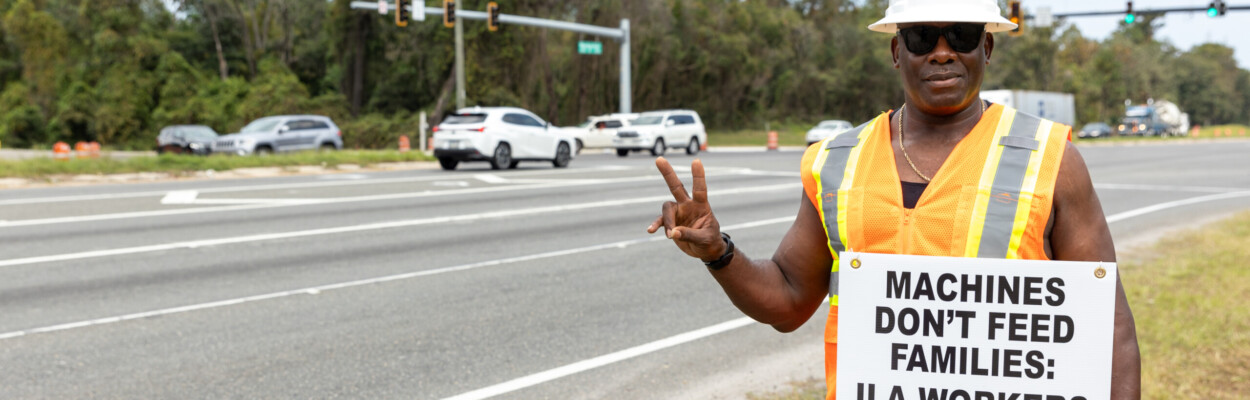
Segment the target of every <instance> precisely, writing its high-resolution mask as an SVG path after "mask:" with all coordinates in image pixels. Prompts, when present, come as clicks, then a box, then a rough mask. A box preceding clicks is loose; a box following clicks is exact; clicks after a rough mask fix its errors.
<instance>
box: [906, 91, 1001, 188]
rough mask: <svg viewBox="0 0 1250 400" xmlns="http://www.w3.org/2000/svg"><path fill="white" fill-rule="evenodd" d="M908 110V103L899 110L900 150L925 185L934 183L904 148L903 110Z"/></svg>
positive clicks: (983, 108) (983, 106) (982, 107)
mask: <svg viewBox="0 0 1250 400" xmlns="http://www.w3.org/2000/svg"><path fill="white" fill-rule="evenodd" d="M906 109H907V103H903V106H902V107H899V108H898V149H899V150H900V151H902V152H903V158H904V159H906V160H907V165H910V166H911V170H912V171H913V172H915V173H916V175H920V179H924V181H925V183H929V182H931V181H933V179H932V178H929V177H927V176H925V175H924V174H922V173H920V169H919V168H916V163H914V162H911V156H908V155H907V148H905V147H903V110H906ZM981 115H985V101H984V100H981ZM979 119H980V118H978V120H979Z"/></svg>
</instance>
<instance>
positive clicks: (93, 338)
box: [0, 142, 1250, 399]
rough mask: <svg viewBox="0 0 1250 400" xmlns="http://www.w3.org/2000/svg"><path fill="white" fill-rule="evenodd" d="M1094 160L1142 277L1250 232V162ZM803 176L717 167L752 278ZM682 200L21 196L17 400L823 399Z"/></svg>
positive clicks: (14, 327)
mask: <svg viewBox="0 0 1250 400" xmlns="http://www.w3.org/2000/svg"><path fill="white" fill-rule="evenodd" d="M1081 151H1082V153H1083V154H1084V155H1085V158H1086V160H1087V163H1088V164H1089V167H1090V169H1091V173H1092V175H1093V177H1094V180H1095V183H1096V185H1097V188H1098V193H1099V196H1100V198H1101V200H1102V202H1103V205H1104V210H1105V212H1106V214H1107V215H1108V218H1109V220H1110V221H1112V224H1111V227H1112V231H1113V234H1114V235H1115V237H1116V240H1117V245H1118V246H1120V247H1121V252H1122V254H1123V253H1124V252H1129V251H1142V249H1141V248H1137V249H1136V250H1132V249H1130V247H1132V246H1139V245H1141V244H1145V243H1149V241H1150V240H1152V239H1154V238H1157V237H1160V236H1164V235H1168V234H1171V232H1174V231H1175V230H1176V229H1177V228H1183V227H1189V226H1194V225H1195V224H1196V223H1199V222H1203V221H1209V220H1213V219H1216V218H1221V217H1224V216H1227V215H1229V214H1230V213H1233V212H1236V211H1242V210H1247V209H1250V173H1247V171H1250V157H1248V156H1247V155H1248V154H1250V142H1225V143H1190V144H1170V145H1168V144H1155V145H1137V146H1098V147H1084V148H1082V149H1081ZM800 157H801V153H799V152H794V151H781V152H768V153H763V152H758V153H705V154H703V155H702V156H701V158H702V159H703V160H704V162H705V164H706V165H707V166H708V173H709V177H708V184H709V187H710V192H711V199H710V201H711V203H712V205H713V207H714V209H715V211H716V214H717V216H718V218H719V219H720V220H721V224H722V226H723V228H724V230H725V231H727V232H731V233H732V234H733V235H734V240H735V242H736V243H738V245H739V246H740V247H741V248H743V249H744V250H745V251H746V252H747V253H748V254H751V255H753V256H768V255H770V254H771V253H772V252H773V251H774V250H775V248H776V246H777V244H778V241H779V240H780V238H781V236H782V234H783V233H784V232H785V230H786V229H787V228H788V227H789V224H790V222H791V221H792V220H793V217H794V214H795V211H796V209H797V206H798V203H799V199H800V196H801V188H800V185H799V179H798V173H797V167H798V163H799V158H800ZM670 160H672V161H673V163H674V164H675V165H679V166H680V165H689V161H690V160H691V157H689V156H686V155H684V154H683V155H671V156H670ZM681 173H682V175H683V176H686V177H687V178H688V173H687V172H685V171H681ZM667 197H668V192H667V189H666V187H665V185H664V184H663V182H662V180H661V179H660V178H659V176H658V174H656V173H655V169H654V167H653V165H652V159H651V158H650V157H643V156H631V157H629V158H618V157H616V156H614V155H607V154H591V155H583V156H581V157H579V158H577V159H575V160H574V161H573V162H572V164H571V166H570V167H569V168H568V169H553V168H551V166H550V165H549V164H543V163H522V164H521V168H520V169H518V170H511V171H491V170H489V168H487V166H486V164H484V163H477V164H462V167H461V169H460V170H457V171H454V172H445V171H439V170H418V171H392V172H383V173H352V174H337V175H322V176H298V177H280V178H264V179H247V180H216V181H179V182H169V183H158V184H130V185H113V186H91V187H63V188H43V189H21V190H5V191H0V220H2V221H3V222H0V315H4V316H5V318H3V319H0V365H3V366H4V367H3V370H4V373H3V374H0V398H6V399H9V398H47V399H64V398H99V399H130V398H178V399H184V398H403V399H441V398H448V397H453V396H459V395H464V396H463V397H460V398H482V397H483V396H486V395H492V394H494V395H498V396H499V398H524V399H530V398H551V399H580V398H607V397H611V398H741V397H742V396H743V395H744V394H745V393H746V392H749V391H762V390H770V389H774V388H778V387H783V386H784V384H785V382H786V381H788V380H792V379H808V378H811V377H821V376H823V371H822V365H823V364H822V353H821V352H822V342H821V340H820V335H821V332H822V330H823V324H824V312H825V310H823V309H822V310H820V311H818V312H817V315H816V316H815V317H813V318H812V319H811V320H810V321H809V322H808V323H807V324H806V325H805V326H804V327H803V328H801V329H800V330H799V331H797V332H795V333H791V334H779V333H776V332H774V331H773V330H772V329H771V328H769V327H767V326H763V325H760V324H757V323H753V322H750V321H747V320H745V319H743V317H742V314H741V313H740V312H738V311H737V309H735V308H734V307H733V305H732V304H730V302H729V301H728V299H727V298H726V297H725V296H724V294H723V292H722V291H721V290H720V288H719V287H718V286H717V285H716V283H715V282H714V280H713V279H711V278H710V277H709V276H708V273H707V272H706V271H705V269H704V268H703V267H702V265H701V264H700V263H699V262H698V261H697V260H692V259H689V258H686V257H685V256H684V255H682V254H681V253H680V252H679V251H678V250H677V249H675V248H674V246H673V245H672V244H670V243H668V242H667V241H665V240H663V239H662V238H661V237H660V236H659V235H657V236H650V235H647V234H646V233H645V231H644V228H645V227H646V225H647V224H648V223H650V221H651V220H652V219H654V217H655V216H656V215H657V213H658V210H659V204H660V203H661V202H662V201H664V200H665V199H666V198H667ZM1121 273H1126V274H1129V273H1132V271H1122V272H1121Z"/></svg>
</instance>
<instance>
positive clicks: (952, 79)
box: [647, 0, 1141, 399]
mask: <svg viewBox="0 0 1250 400" xmlns="http://www.w3.org/2000/svg"><path fill="white" fill-rule="evenodd" d="M1013 28H1015V24H1012V23H1011V22H1009V21H1007V20H1006V19H1004V18H1003V17H1002V16H1001V14H1000V11H999V9H998V6H997V3H996V2H994V1H993V0H963V1H958V2H955V1H937V0H928V1H926V0H891V1H890V7H889V9H888V10H886V16H885V18H883V19H882V20H880V21H878V22H877V23H874V24H872V25H870V26H869V29H872V30H874V31H878V32H886V33H893V34H895V37H894V39H893V40H892V41H891V43H890V48H891V51H892V53H893V58H894V67H895V69H898V70H899V73H900V77H901V78H902V80H903V83H904V89H905V92H906V93H905V95H906V96H905V97H906V100H907V102H906V103H905V104H904V105H903V106H901V107H899V109H898V111H896V112H888V113H884V114H882V115H881V116H879V117H877V118H875V119H873V120H872V121H869V122H868V123H866V124H864V125H862V126H860V127H858V128H856V129H853V130H851V131H848V132H846V133H843V134H840V135H838V136H836V137H833V138H829V139H826V140H824V141H821V142H819V143H817V144H815V145H813V146H811V147H809V148H808V149H807V152H806V153H805V155H804V157H803V164H802V165H803V170H802V176H803V186H804V194H803V196H802V197H801V204H800V206H799V212H798V216H797V218H796V219H795V221H794V224H793V225H792V226H791V227H790V230H789V232H788V233H787V234H786V235H785V238H784V239H783V240H782V242H781V244H780V246H779V247H778V249H777V251H776V253H775V254H773V257H772V258H771V259H756V260H752V259H749V258H748V257H747V255H746V254H745V252H743V251H742V250H741V249H737V248H735V247H734V246H733V244H732V240H730V238H729V237H728V236H727V235H724V236H723V235H722V233H721V232H720V225H719V223H718V222H717V220H716V217H715V216H714V215H713V213H712V210H711V208H710V206H709V205H708V203H707V183H706V179H705V176H704V171H703V164H702V162H701V161H699V160H695V161H694V163H693V165H692V174H693V177H694V182H693V184H694V191H693V192H692V193H691V195H690V196H688V195H687V194H686V189H685V188H684V187H683V185H682V183H681V181H680V180H679V179H678V177H677V174H676V173H675V172H673V169H672V167H671V166H670V165H669V164H668V161H666V160H664V159H663V158H659V159H657V160H656V166H657V167H658V168H659V169H660V172H661V174H662V175H663V176H664V179H665V181H667V183H668V185H669V189H670V190H671V191H672V193H673V196H674V198H675V200H676V201H672V202H666V203H665V204H664V205H663V209H662V214H661V216H660V217H659V218H657V219H656V220H655V222H653V223H652V224H651V225H650V226H648V228H647V231H648V232H649V233H655V232H656V231H658V230H659V229H660V228H663V229H664V231H665V233H666V234H667V235H668V237H669V238H671V239H672V240H673V241H674V242H675V243H676V244H677V246H678V248H680V249H681V250H682V251H683V252H685V253H686V254H688V255H690V256H692V257H695V258H699V259H701V260H703V261H704V262H705V264H706V265H707V266H708V268H709V270H710V272H711V274H712V276H713V277H715V278H716V280H717V281H718V282H719V283H720V284H721V286H722V287H723V288H724V290H725V292H726V294H728V295H729V298H730V299H731V300H732V301H733V303H734V305H736V306H737V307H738V308H739V309H741V310H742V311H743V312H744V313H746V314H747V315H749V316H751V317H752V318H754V319H756V320H758V321H760V322H763V323H767V324H770V325H772V326H773V327H774V328H775V329H777V330H778V331H782V332H790V331H793V330H795V329H797V328H798V327H799V326H801V325H802V324H803V323H804V322H806V321H807V320H808V318H810V317H811V316H812V314H813V313H814V312H815V311H816V310H817V309H818V308H819V307H820V303H821V301H822V300H823V299H824V298H825V296H826V295H827V294H828V295H829V296H830V303H831V306H830V310H829V318H828V322H827V325H826V333H825V341H826V345H825V348H826V352H825V353H826V354H825V364H826V378H827V382H828V385H829V395H828V396H829V398H831V399H832V398H833V397H834V394H835V383H836V376H837V368H838V366H837V364H836V362H837V320H838V314H837V313H838V311H837V310H838V307H837V293H836V288H837V286H836V274H837V262H836V261H837V255H838V253H839V252H840V251H842V250H844V249H848V248H853V249H855V250H857V251H862V252H872V253H894V254H913V255H933V256H957V257H991V258H1023V259H1040V260H1047V259H1049V260H1068V261H1108V262H1114V261H1115V256H1116V255H1115V247H1114V246H1113V244H1112V241H1111V232H1110V230H1109V229H1108V227H1107V223H1106V218H1105V216H1104V215H1103V212H1102V207H1101V205H1100V204H1099V202H1098V197H1097V196H1096V195H1095V193H1094V189H1093V184H1092V182H1091V180H1090V176H1089V171H1088V170H1087V169H1086V167H1085V162H1084V160H1083V159H1082V158H1081V156H1080V154H1079V153H1078V152H1077V150H1076V148H1075V147H1073V146H1072V144H1071V143H1070V142H1069V141H1068V139H1069V138H1070V137H1071V127H1068V126H1064V125H1061V124H1057V123H1053V122H1050V121H1046V120H1042V119H1040V118H1037V117H1033V116H1029V115H1025V114H1023V113H1018V112H1016V111H1015V110H1013V109H1010V108H1007V107H1004V106H1002V105H997V104H988V103H985V102H984V101H982V100H981V99H980V96H979V94H980V93H979V91H980V87H981V80H982V77H983V75H984V72H985V66H986V65H988V64H989V62H990V56H991V55H992V54H993V50H994V37H993V35H991V34H990V33H991V32H1002V31H1006V30H1010V29H1013ZM978 189H980V190H978ZM831 279H833V281H831ZM1117 279H1118V278H1117ZM1115 298H1116V301H1115V303H1116V304H1115V333H1114V335H1115V343H1114V346H1115V347H1114V349H1113V361H1112V370H1113V372H1112V378H1111V386H1112V398H1116V399H1135V398H1140V379H1141V366H1140V356H1139V353H1138V348H1137V336H1136V328H1135V327H1134V323H1133V316H1132V312H1131V311H1130V310H1129V306H1128V302H1127V300H1126V298H1125V295H1124V288H1123V285H1121V284H1120V282H1118V281H1117V282H1116V296H1115ZM851 367H853V366H851Z"/></svg>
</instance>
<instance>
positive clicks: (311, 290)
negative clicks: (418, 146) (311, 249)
mask: <svg viewBox="0 0 1250 400" xmlns="http://www.w3.org/2000/svg"><path fill="white" fill-rule="evenodd" d="M792 221H794V217H793V216H788V217H779V218H772V219H765V220H759V221H752V222H748V223H744V224H737V225H730V226H725V227H724V229H727V230H741V229H747V228H754V227H760V226H766V225H772V224H779V223H784V222H792ZM664 240H668V239H667V238H665V237H664V236H662V235H652V236H649V237H645V238H639V239H631V240H623V241H619V242H613V243H604V244H597V245H593V246H586V247H579V248H574V249H565V250H556V251H549V252H545V253H538V254H530V255H524V256H517V257H509V258H502V259H496V260H489V261H481V262H476V263H471V264H463V265H456V266H451V267H444V268H437V269H431V270H425V271H416V272H408V273H403V274H395V275H387V276H381V277H376V278H369V279H360V280H355V281H349V282H342V283H333V284H328V285H321V286H314V287H307V288H302V289H295V290H286V291H281V292H274V293H266V294H260V295H255V296H248V297H240V298H234V299H228V300H220V301H214V302H208V303H200V304H191V305H186V306H180V307H172V308H164V309H159V310H152V311H145V312H139V313H133V314H125V315H118V316H113V317H106V318H97V319H91V320H85V321H77V322H70V323H65V324H59V325H51V326H45V327H40V328H33V329H26V330H20V331H12V332H5V333H0V340H3V339H11V338H15V337H19V336H26V335H33V334H37V333H48V332H56V331H64V330H69V329H75V328H83V327H88V326H94V325H104V324H111V323H115V322H122V321H129V320H134V319H141V318H150V317H156V316H162V315H169V314H179V313H185V312H191V311H199V310H207V309H211V308H219V307H226V306H233V305H239V304H244V303H251V302H257V301H262V300H272V299H277V298H282V297H289V296H294V295H300V294H308V295H314V294H320V293H321V292H325V291H329V290H336V289H346V288H351V287H356V286H365V285H372V284H377V283H384V282H394V281H400V280H405V279H412V278H420V277H423V276H431V275H438V274H445V273H449V272H459V271H468V270H472V269H478V268H485V267H493V266H500V265H505V264H513V263H518V262H524V261H534V260H541V259H544V258H553V257H561V256H568V255H573V254H579V253H588V252H592V251H599V250H609V249H623V248H626V247H629V246H633V245H638V244H643V243H651V242H659V241H664Z"/></svg>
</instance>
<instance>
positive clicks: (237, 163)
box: [0, 150, 433, 179]
mask: <svg viewBox="0 0 1250 400" xmlns="http://www.w3.org/2000/svg"><path fill="white" fill-rule="evenodd" d="M431 160H433V158H432V157H428V156H426V155H424V154H422V153H421V152H419V151H410V152H406V153H400V152H398V151H393V150H391V151H386V150H382V151H328V152H300V153H286V154H275V155H272V156H266V157H255V156H249V157H236V156H228V155H213V156H210V157H198V156H188V155H172V154H166V155H161V156H151V157H132V158H126V159H114V158H108V157H101V158H94V159H91V158H88V159H70V160H65V161H60V160H53V159H51V158H34V159H27V160H0V178H27V179H46V178H48V177H50V176H54V175H105V174H123V173H136V172H164V173H170V174H174V175H184V174H190V173H194V172H196V171H204V170H210V169H211V170H215V171H227V170H232V169H238V168H257V167H294V166H302V165H317V166H325V167H331V168H332V167H336V166H338V165H340V164H356V165H370V164H378V163H388V162H404V161H431Z"/></svg>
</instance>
